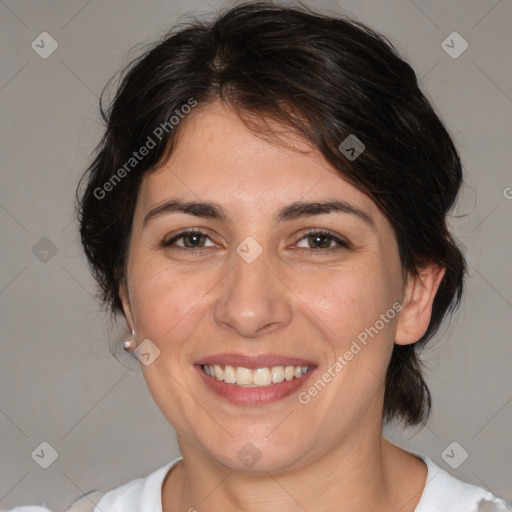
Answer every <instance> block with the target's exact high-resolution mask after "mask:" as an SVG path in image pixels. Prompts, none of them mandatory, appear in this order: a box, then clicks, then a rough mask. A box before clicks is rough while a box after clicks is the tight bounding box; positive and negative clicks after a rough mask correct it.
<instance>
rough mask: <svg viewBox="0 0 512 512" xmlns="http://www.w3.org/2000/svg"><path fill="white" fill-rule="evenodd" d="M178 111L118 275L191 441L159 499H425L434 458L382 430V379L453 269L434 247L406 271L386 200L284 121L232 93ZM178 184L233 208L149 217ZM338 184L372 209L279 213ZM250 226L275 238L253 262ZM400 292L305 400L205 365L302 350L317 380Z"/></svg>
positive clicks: (247, 506)
mask: <svg viewBox="0 0 512 512" xmlns="http://www.w3.org/2000/svg"><path fill="white" fill-rule="evenodd" d="M182 122H183V123H184V125H183V126H181V127H180V128H181V129H182V131H181V132H180V137H179V139H178V143H177V146H176V148H175V150H174V151H173V153H172V155H171V157H170V158H169V160H168V161H166V162H165V164H163V165H162V166H160V167H159V168H158V169H156V170H155V171H153V172H151V173H146V175H145V177H144V179H143V182H142V184H141V188H140V192H139V196H138V200H137V205H136V211H135V215H134V219H133V230H132V236H131V241H130V245H129V257H128V263H127V286H126V288H125V287H124V286H123V287H121V289H120V295H121V298H122V300H123V307H124V313H125V316H126V319H127V322H128V324H129V326H130V328H132V327H133V328H134V329H135V330H136V333H137V340H138V342H141V341H142V340H144V339H150V340H151V341H152V342H153V343H154V344H155V345H156V346H157V347H158V349H159V350H160V356H159V357H158V358H157V359H155V361H154V362H153V363H152V364H150V365H148V366H145V365H142V364H141V367H142V370H143V373H144V378H145V380H146V382H147V385H148V388H149V390H150V392H151V394H152V396H153V398H154V400H155V401H156V403H157V405H158V406H159V408H160V410H161V411H162V413H163V414H164V416H165V417H166V418H167V419H168V421H169V423H170V424H171V425H172V426H173V427H174V429H175V430H176V432H177V439H178V443H179V446H180V449H181V453H182V455H183V461H182V462H181V463H179V464H178V465H177V466H175V467H174V469H173V470H172V471H170V472H169V474H168V475H167V478H166V479H165V482H164V486H163V491H162V502H163V510H164V511H165V512H171V511H177V510H181V511H183V510H189V509H190V508H192V507H194V508H195V509H197V510H200V511H214V510H228V511H233V510H245V511H256V510H262V509H264V510H266V511H274V510H276V511H277V510H279V511H281V512H282V511H299V510H301V511H303V510H304V509H306V510H307V511H308V512H314V511H322V512H325V511H335V510H336V511H339V510H341V509H342V510H343V511H344V512H356V511H360V510H379V511H381V512H386V511H394V512H396V511H397V510H400V511H401V512H407V511H411V512H412V511H414V509H415V507H416V505H417V503H418V501H419V499H420V495H421V493H422V492H423V488H424V486H425V480H426V475H427V469H426V465H425V464H424V463H423V461H421V460H420V459H418V458H417V457H415V456H413V455H411V454H409V453H407V452H405V451H404V450H401V449H400V448H398V447H396V446H395V445H393V444H391V443H389V442H388V441H386V440H385V439H384V438H383V437H382V417H381V416H382V405H383V400H384V379H385V374H386V369H387V365H388V363H389V359H390V357H391V351H392V348H393V344H394V343H397V344H409V343H414V342H415V341H417V340H418V339H419V338H420V337H421V336H422V335H423V334H424V332H425V331H426V329H427V327H428V324H429V320H430V315H431V308H432V301H433V298H434V296H435V293H436V291H437V289H438V286H439V283H440V281H441V279H442V276H443V274H444V269H443V268H442V267H439V266H437V265H431V266H428V267H426V268H424V269H422V271H421V273H420V275H419V276H418V277H416V278H412V277H409V278H408V279H407V280H406V281H404V279H403V275H402V270H401V265H400V260H399V255H398V248H397V243H396V239H395V236H394V232H393V229H392V227H391V225H390V223H389V222H388V220H387V219H386V217H385V216H384V215H383V213H382V212H381V211H380V210H379V208H378V207H377V205H376V204H375V203H374V202H373V201H372V200H371V199H370V198H369V197H368V196H366V195H365V194H364V193H362V192H361V191H359V190H358V189H356V188H355V187H354V186H352V185H351V184H349V183H348V182H347V181H345V180H344V179H342V178H341V175H340V174H339V173H338V172H337V171H335V170H334V169H333V168H332V167H331V166H330V165H329V164H328V163H327V162H326V161H325V160H324V159H323V157H322V156H321V155H320V154H319V153H318V152H316V151H313V150H312V148H311V147H309V146H308V145H307V144H306V143H305V142H304V141H302V140H301V139H299V138H298V137H297V136H296V135H293V134H291V133H284V132H282V131H281V136H282V137H284V140H285V142H286V144H287V146H284V145H282V144H278V143H270V142H269V141H266V140H264V139H263V138H261V137H259V136H257V135H255V134H254V133H252V132H251V131H249V130H248V129H247V128H246V127H245V125H244V124H243V123H242V121H241V120H240V118H239V117H238V115H237V114H236V112H235V111H233V110H232V109H231V108H229V107H227V106H224V105H223V104H221V103H213V104H211V105H208V106H207V107H204V106H203V107H197V108H196V109H195V110H194V111H193V112H192V113H191V114H190V115H189V116H188V117H187V119H186V120H185V121H182ZM290 146H292V147H290ZM170 199H182V200H195V201H206V200H208V201H214V202H216V203H218V204H220V205H222V207H223V208H224V209H225V210H226V212H227V214H228V220H227V221H226V222H225V221H221V220H217V219H211V218H201V217H196V216H192V215H189V214H186V213H183V212H180V213H170V214H166V215H160V216H155V217H154V218H152V219H151V220H150V221H148V222H147V223H146V225H144V223H143V219H144V217H145V216H146V214H147V213H148V212H149V211H150V210H152V209H153V208H155V207H156V206H158V205H160V204H162V203H164V202H165V201H168V200H170ZM327 199H338V200H343V201H346V202H348V203H350V204H351V205H352V206H354V207H356V208H358V209H360V210H362V211H363V212H365V213H366V214H367V215H368V216H370V217H371V218H372V220H373V223H374V225H373V227H372V226H370V225H369V224H367V223H365V222H364V221H362V220H361V219H360V218H358V217H357V216H355V215H351V214H347V213H339V212H335V213H327V214H321V215H315V216H310V217H302V218H298V219H294V220H288V221H282V222H280V223H274V220H273V214H274V212H276V211H277V210H278V209H280V208H281V207H283V206H285V205H288V204H290V203H292V202H295V201H322V200H327ZM185 228H198V229H201V230H203V231H206V232H207V234H208V236H207V237H202V238H200V239H199V243H198V242H197V239H196V240H195V243H196V245H199V247H200V246H201V245H203V247H202V248H201V249H199V251H197V250H196V251H194V250H193V249H186V248H184V244H185V243H188V244H189V245H190V243H191V239H190V237H188V238H187V239H186V240H185V239H183V238H181V239H179V240H177V241H176V242H175V244H174V245H173V246H170V247H164V246H162V242H163V241H166V240H169V239H171V238H172V236H173V235H175V234H178V233H179V232H180V231H181V230H183V229H185ZM310 228H315V229H322V230H328V231H330V232H332V234H333V235H334V236H335V237H338V238H344V239H346V240H348V241H349V242H350V247H349V248H344V247H341V246H338V244H337V243H336V242H335V241H334V240H332V239H327V240H326V241H325V242H324V243H325V245H323V246H322V245H321V244H322V241H320V242H319V243H318V242H317V245H315V240H314V237H313V240H312V241H308V238H307V237H306V238H304V236H305V232H306V230H308V229H310ZM248 236H251V237H253V238H254V239H255V240H256V241H257V242H258V244H259V245H260V246H261V248H262V250H263V252H262V253H261V255H260V256H259V257H258V258H257V259H256V260H255V261H253V262H252V263H247V262H246V261H245V260H244V259H242V258H241V257H240V256H239V255H238V254H237V252H236V248H237V246H238V245H239V244H240V243H241V242H242V241H243V240H244V239H245V238H246V237H248ZM193 242H194V239H192V243H193ZM319 244H320V247H331V248H332V247H338V249H336V250H335V251H333V252H330V253H329V252H325V249H322V248H320V249H318V248H317V247H318V245H319ZM321 251H324V252H323V253H322V252H321ZM396 302H399V303H402V308H403V309H402V310H401V312H400V314H398V315H397V316H395V317H394V318H393V319H392V320H390V321H389V322H388V323H386V324H385V326H384V328H382V329H381V330H380V331H379V332H378V334H377V335H376V336H375V337H374V338H372V339H371V340H370V341H369V343H368V344H367V345H366V346H365V347H364V348H363V349H362V350H361V351H360V352H359V353H358V354H357V355H355V356H354V358H353V359H352V360H351V361H350V362H349V363H348V364H347V365H346V367H345V368H344V369H343V370H342V371H341V372H339V373H338V374H337V376H336V377H335V378H333V379H332V381H331V382H329V383H328V385H326V386H325V388H324V389H323V390H322V391H321V392H320V393H318V395H317V396H316V397H314V398H312V399H311V401H310V402H309V403H308V404H305V405H304V404H301V403H299V401H298V399H297V393H293V394H292V395H291V396H289V397H287V398H285V399H283V400H280V401H278V402H275V403H272V404H268V405H264V406H253V407H249V406H240V405H234V404H231V403H230V402H228V401H226V400H225V399H223V398H221V397H219V396H217V395H215V394H213V393H212V392H211V391H210V390H209V389H208V388H207V387H206V386H205V384H204V383H203V382H202V380H201V378H200V377H199V375H198V373H197V371H196V370H195V369H194V366H193V365H194V363H195V362H196V361H197V360H198V359H200V358H201V357H204V356H208V355H212V354H218V353H222V352H231V353H238V354H247V355H254V354H266V353H273V354H280V355H284V356H296V357H301V358H304V359H307V360H312V361H315V364H316V365H317V369H316V370H315V372H316V376H315V377H314V378H313V377H311V378H310V379H309V381H308V382H313V381H314V380H316V378H317V377H319V376H320V375H321V374H322V373H323V372H324V371H326V370H327V369H328V368H329V367H331V366H332V365H333V363H334V361H335V358H336V356H337V355H342V354H344V353H345V352H346V351H347V350H348V349H349V348H350V345H351V343H352V340H355V339H356V337H357V335H358V334H359V333H361V332H362V331H364V329H365V328H367V327H369V326H373V325H374V324H375V322H376V320H378V319H379V315H381V314H384V313H386V311H387V310H389V309H390V308H391V307H392V305H393V304H394V303H396ZM309 385H310V384H309V383H308V384H307V385H306V388H301V389H299V392H300V391H304V389H307V387H308V386H309ZM246 443H252V444H253V445H255V446H256V447H257V448H258V450H259V451H260V452H261V454H262V457H261V459H260V460H259V461H258V462H257V463H256V464H255V465H254V466H253V467H252V468H247V467H245V466H244V465H243V464H242V462H241V461H240V460H239V459H238V457H237V452H238V451H239V450H240V449H241V448H242V447H243V446H244V445H245V444H246ZM341 507H343V508H341Z"/></svg>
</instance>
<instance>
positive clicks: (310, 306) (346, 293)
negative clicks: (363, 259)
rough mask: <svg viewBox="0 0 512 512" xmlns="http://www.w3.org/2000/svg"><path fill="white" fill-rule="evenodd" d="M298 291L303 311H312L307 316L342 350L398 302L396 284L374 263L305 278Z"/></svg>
mask: <svg viewBox="0 0 512 512" xmlns="http://www.w3.org/2000/svg"><path fill="white" fill-rule="evenodd" d="M295 287H296V288H297V290H298V292H297V295H298V296H299V297H300V298H301V303H302V304H303V306H304V310H305V311H307V310H310V313H309V315H308V316H309V317H312V318H315V317H316V318H317V322H316V323H317V324H319V325H320V326H323V329H322V330H323V331H324V332H325V335H326V337H328V338H329V339H331V340H332V341H334V342H335V344H336V345H337V346H339V348H342V347H343V346H344V345H345V344H346V343H347V342H350V341H351V340H352V339H353V338H355V337H356V336H357V335H358V334H359V333H360V332H362V331H364V329H365V328H367V327H370V326H373V325H374V324H375V322H376V321H377V320H379V318H380V315H381V314H385V313H386V311H387V310H388V309H389V308H391V307H392V305H393V303H394V301H395V300H396V298H397V297H395V295H396V292H395V291H394V288H395V285H394V283H393V280H392V279H390V277H389V274H388V273H387V272H386V271H385V269H384V268H383V266H382V265H380V264H379V263H378V262H376V261H375V260H374V261H372V262H371V263H369V264H364V265H360V266H358V267H355V266H351V268H346V269H338V270H336V271H332V272H329V273H327V272H326V273H322V274H319V275H318V276H315V277H313V278H312V277H311V276H304V277H303V278H301V279H300V280H297V282H296V283H295ZM392 324H393V322H389V324H386V328H388V326H390V325H392ZM379 325H380V324H379Z"/></svg>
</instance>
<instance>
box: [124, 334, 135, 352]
mask: <svg viewBox="0 0 512 512" xmlns="http://www.w3.org/2000/svg"><path fill="white" fill-rule="evenodd" d="M134 349H135V331H134V330H133V329H132V335H131V337H130V339H127V340H125V341H123V350H124V351H125V352H127V353H128V354H131V353H132V352H133V351H134Z"/></svg>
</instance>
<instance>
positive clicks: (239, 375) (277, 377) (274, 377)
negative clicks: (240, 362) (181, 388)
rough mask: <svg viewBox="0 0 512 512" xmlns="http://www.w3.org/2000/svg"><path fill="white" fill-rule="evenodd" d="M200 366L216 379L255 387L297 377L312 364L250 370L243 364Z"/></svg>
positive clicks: (236, 384) (309, 368)
mask: <svg viewBox="0 0 512 512" xmlns="http://www.w3.org/2000/svg"><path fill="white" fill-rule="evenodd" d="M201 368H202V370H203V372H204V373H206V375H208V376H210V377H212V378H213V379H215V380H217V381H220V382H225V383H226V384H233V385H235V386H240V387H245V388H251V387H252V388H256V387H266V386H271V385H272V384H279V383H280V382H284V381H290V380H293V379H298V378H300V377H302V376H303V375H305V374H306V373H308V372H309V371H310V370H311V369H312V366H291V365H290V366H272V367H263V368H256V369H254V370H252V369H250V368H245V367H243V366H236V367H235V366H230V365H218V364H213V365H208V364H202V365H201Z"/></svg>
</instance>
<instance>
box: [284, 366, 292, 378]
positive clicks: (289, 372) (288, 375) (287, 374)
mask: <svg viewBox="0 0 512 512" xmlns="http://www.w3.org/2000/svg"><path fill="white" fill-rule="evenodd" d="M294 370H295V368H294V367H293V366H287V367H286V368H285V369H284V378H285V379H286V380H292V379H293V375H294V373H295V371H294Z"/></svg>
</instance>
